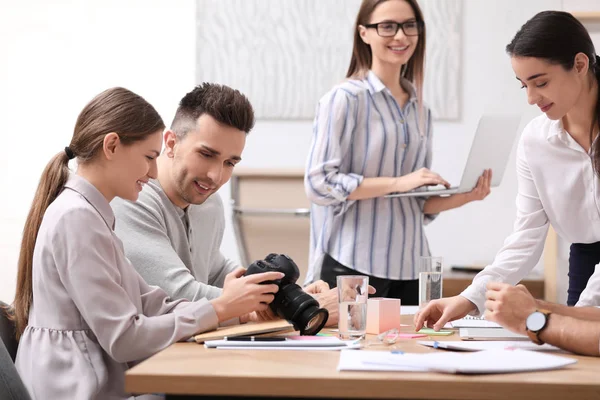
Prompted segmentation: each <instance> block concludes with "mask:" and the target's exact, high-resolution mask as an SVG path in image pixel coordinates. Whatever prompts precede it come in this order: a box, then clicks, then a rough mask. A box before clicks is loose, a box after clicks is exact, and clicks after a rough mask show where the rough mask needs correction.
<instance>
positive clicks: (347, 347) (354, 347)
mask: <svg viewBox="0 0 600 400" xmlns="http://www.w3.org/2000/svg"><path fill="white" fill-rule="evenodd" d="M360 348H361V344H360V343H355V344H347V345H345V346H335V347H312V346H307V347H262V346H254V347H235V346H228V347H222V346H218V347H215V349H217V350H292V351H340V350H343V351H346V350H348V351H357V350H358V349H360Z"/></svg>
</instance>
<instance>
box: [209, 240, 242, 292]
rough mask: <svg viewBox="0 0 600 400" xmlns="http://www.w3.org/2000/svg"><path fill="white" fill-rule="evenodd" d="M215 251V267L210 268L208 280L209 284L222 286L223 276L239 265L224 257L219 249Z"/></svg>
mask: <svg viewBox="0 0 600 400" xmlns="http://www.w3.org/2000/svg"><path fill="white" fill-rule="evenodd" d="M217 253H218V254H215V268H213V269H211V271H210V275H209V277H208V282H210V284H211V285H214V286H217V287H221V288H222V287H223V284H224V283H225V276H226V275H227V274H228V273H230V272H233V271H234V270H235V269H236V268H237V267H239V265H238V264H237V263H235V262H233V261H232V260H230V259H229V258H226V257H225V256H224V255H223V253H221V251H220V250H219V249H217Z"/></svg>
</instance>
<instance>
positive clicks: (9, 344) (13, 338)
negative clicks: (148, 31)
mask: <svg viewBox="0 0 600 400" xmlns="http://www.w3.org/2000/svg"><path fill="white" fill-rule="evenodd" d="M7 308H8V305H7V304H5V303H3V302H2V301H0V339H2V342H4V347H5V348H6V350H7V351H8V354H9V355H10V358H12V360H13V362H14V361H15V358H16V357H17V346H18V342H17V335H16V332H17V331H16V327H15V323H14V322H13V321H12V320H11V319H10V318H9V317H8V315H7V313H6V310H7Z"/></svg>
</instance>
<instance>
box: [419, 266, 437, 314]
mask: <svg viewBox="0 0 600 400" xmlns="http://www.w3.org/2000/svg"><path fill="white" fill-rule="evenodd" d="M441 298H442V257H421V258H420V259H419V308H423V307H425V306H426V305H427V304H428V303H429V302H430V301H431V300H436V299H441Z"/></svg>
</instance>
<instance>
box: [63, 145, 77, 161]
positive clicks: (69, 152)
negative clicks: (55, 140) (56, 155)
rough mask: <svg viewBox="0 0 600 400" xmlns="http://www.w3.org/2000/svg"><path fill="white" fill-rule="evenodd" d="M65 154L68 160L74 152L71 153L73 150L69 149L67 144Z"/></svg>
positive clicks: (72, 157)
mask: <svg viewBox="0 0 600 400" xmlns="http://www.w3.org/2000/svg"><path fill="white" fill-rule="evenodd" d="M65 154H66V155H67V157H68V158H69V160H72V159H74V158H75V153H73V150H71V149H70V148H69V146H67V147H65Z"/></svg>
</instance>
